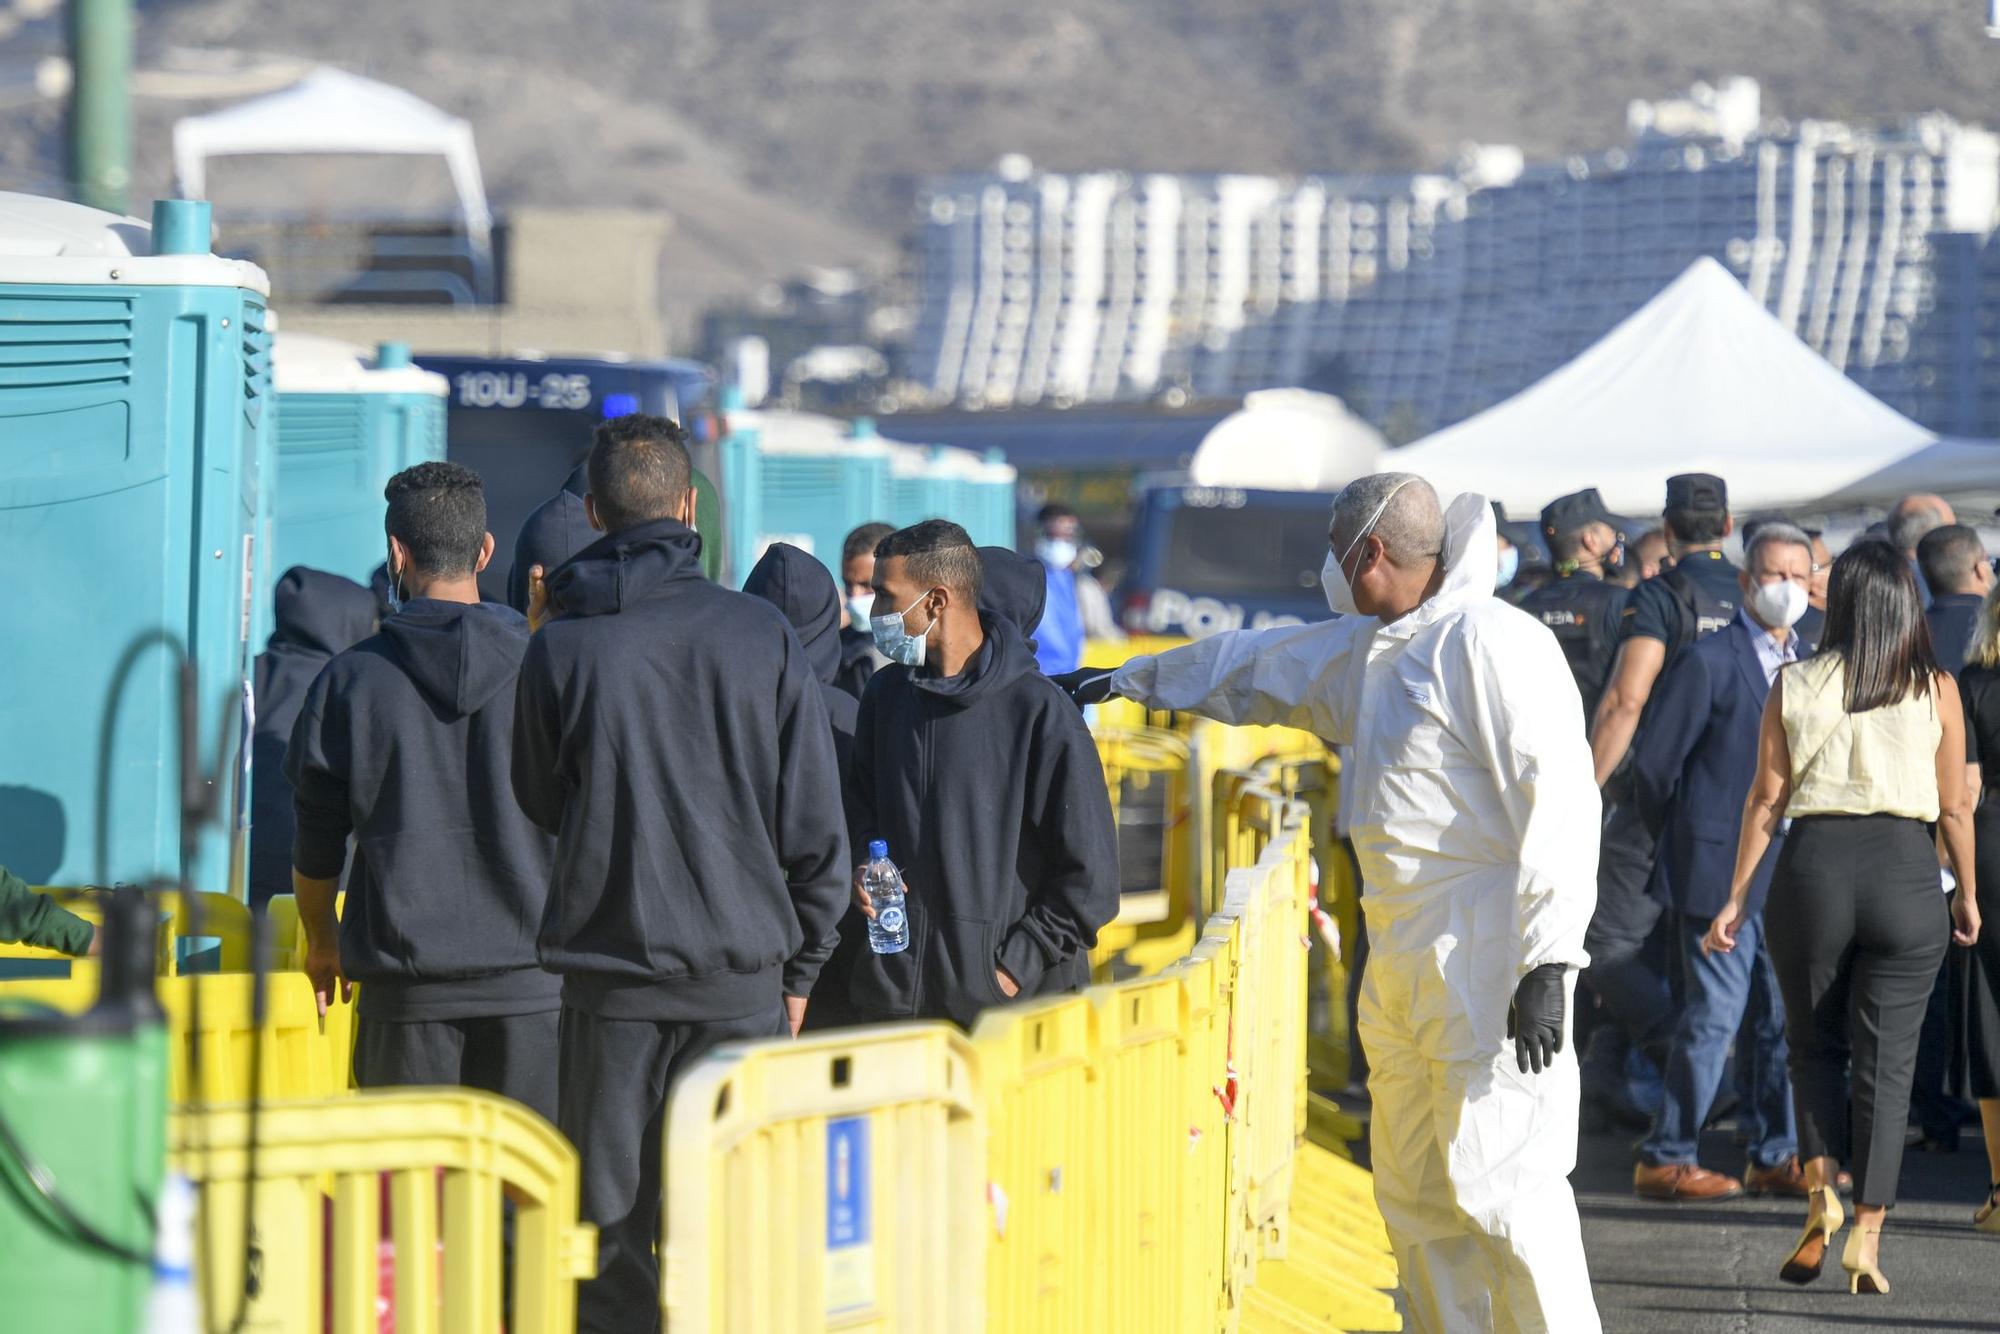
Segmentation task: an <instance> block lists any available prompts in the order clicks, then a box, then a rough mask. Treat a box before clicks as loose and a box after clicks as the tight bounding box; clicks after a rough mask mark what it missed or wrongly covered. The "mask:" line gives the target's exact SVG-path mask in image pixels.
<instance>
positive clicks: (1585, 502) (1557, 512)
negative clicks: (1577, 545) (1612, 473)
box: [1542, 486, 1620, 541]
mask: <svg viewBox="0 0 2000 1334" xmlns="http://www.w3.org/2000/svg"><path fill="white" fill-rule="evenodd" d="M1593 523H1601V524H1607V525H1609V526H1610V527H1611V528H1612V529H1613V530H1614V531H1618V530H1619V528H1620V524H1619V521H1618V520H1617V519H1616V518H1614V517H1613V516H1612V513H1611V511H1610V510H1608V509H1606V508H1604V498H1603V497H1602V496H1600V495H1598V494H1597V488H1596V487H1594V486H1593V487H1589V488H1587V489H1586V490H1582V491H1577V492H1574V493H1572V494H1570V495H1567V496H1558V497H1557V498H1556V499H1554V500H1551V501H1550V502H1549V503H1548V504H1547V505H1546V506H1544V507H1543V509H1542V534H1543V536H1545V537H1547V538H1548V539H1549V540H1550V541H1554V540H1555V539H1556V538H1558V537H1561V536H1563V535H1564V534H1566V533H1574V532H1577V531H1578V530H1580V529H1583V528H1586V527H1588V526H1590V525H1591V524H1593Z"/></svg>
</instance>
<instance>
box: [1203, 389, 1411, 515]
mask: <svg viewBox="0 0 2000 1334" xmlns="http://www.w3.org/2000/svg"><path fill="white" fill-rule="evenodd" d="M1385 448H1386V445H1385V444H1384V442H1383V439H1382V434H1381V432H1379V431H1377V430H1376V429H1375V428H1374V427H1373V426H1370V425H1369V424H1368V423H1367V422H1365V421H1363V420H1361V418H1359V417H1357V416H1355V415H1354V414H1353V413H1351V412H1349V411H1348V410H1347V405H1346V404H1344V403H1342V402H1341V401H1340V400H1339V399H1337V398H1335V397H1333V396H1332V395H1331V394H1316V393H1314V392H1312V391H1311V390H1309V389H1260V390H1258V391H1257V392H1256V393H1254V394H1250V395H1247V396H1246V397H1245V398H1244V400H1243V406H1242V407H1241V408H1240V409H1238V410H1237V411H1235V412H1232V413H1230V414H1229V415H1228V416H1227V417H1224V418H1223V419H1222V420H1221V421H1219V422H1217V423H1216V424H1215V427H1214V429H1212V430H1211V431H1209V433H1208V434H1207V435H1205V436H1203V437H1202V438H1201V444H1200V445H1199V446H1197V447H1196V449H1195V452H1194V459H1193V461H1192V462H1190V463H1189V465H1188V472H1189V474H1190V476H1191V477H1192V479H1193V481H1194V483H1195V485H1197V486H1231V487H1248V488H1251V489H1254V490H1263V491H1338V490H1339V489H1340V488H1341V487H1343V486H1346V485H1347V484H1348V483H1349V482H1351V481H1353V480H1354V479H1355V478H1356V477H1361V476H1364V475H1366V474H1368V473H1371V472H1374V471H1375V470H1376V469H1378V468H1379V467H1381V466H1382V464H1381V456H1382V453H1383V450H1384V449H1385Z"/></svg>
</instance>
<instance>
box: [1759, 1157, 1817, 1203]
mask: <svg viewBox="0 0 2000 1334" xmlns="http://www.w3.org/2000/svg"><path fill="white" fill-rule="evenodd" d="M1743 1189H1744V1190H1746V1191H1748V1192H1749V1193H1750V1194H1752V1195H1789V1196H1792V1197H1793V1198H1794V1199H1800V1200H1803V1199H1805V1198H1806V1197H1807V1196H1809V1195H1811V1194H1812V1189H1811V1188H1810V1187H1809V1186H1807V1185H1806V1173H1805V1169H1804V1168H1802V1167H1800V1166H1799V1156H1798V1155H1797V1154H1793V1155H1792V1156H1791V1157H1789V1158H1787V1159H1785V1161H1784V1162H1782V1163H1778V1164H1776V1165H1775V1166H1772V1167H1760V1166H1758V1165H1757V1164H1756V1163H1752V1164H1750V1167H1749V1170H1748V1171H1746V1172H1744V1174H1743Z"/></svg>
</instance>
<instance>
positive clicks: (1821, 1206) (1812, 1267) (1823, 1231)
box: [1778, 1186, 1847, 1283]
mask: <svg viewBox="0 0 2000 1334" xmlns="http://www.w3.org/2000/svg"><path fill="white" fill-rule="evenodd" d="M1810 1198H1811V1200H1812V1211H1811V1212H1810V1213H1809V1214H1807V1215H1806V1230H1805V1231H1804V1232H1802V1233H1800V1234H1799V1244H1798V1245H1797V1246H1794V1247H1793V1248H1792V1254H1791V1257H1790V1258H1789V1259H1787V1260H1786V1261H1785V1263H1784V1267H1783V1268H1781V1269H1779V1270H1778V1277H1779V1278H1781V1279H1783V1280H1784V1281H1785V1282H1787V1283H1810V1282H1812V1281H1813V1280H1814V1279H1816V1278H1818V1277H1819V1273H1820V1270H1821V1269H1822V1268H1824V1267H1825V1265H1826V1253H1827V1252H1828V1251H1830V1250H1832V1249H1833V1234H1834V1233H1836V1232H1838V1231H1840V1228H1841V1224H1843V1223H1845V1222H1846V1221H1847V1211H1846V1210H1845V1209H1843V1208H1841V1207H1840V1193H1839V1192H1838V1191H1836V1190H1835V1189H1834V1188H1833V1187H1832V1186H1820V1187H1818V1188H1817V1189H1815V1190H1814V1191H1813V1192H1812V1194H1811V1196H1810Z"/></svg>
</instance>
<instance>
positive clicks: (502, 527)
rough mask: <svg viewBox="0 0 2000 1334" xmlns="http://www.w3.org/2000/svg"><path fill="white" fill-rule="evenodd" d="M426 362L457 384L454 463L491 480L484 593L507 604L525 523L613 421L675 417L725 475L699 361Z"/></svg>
mask: <svg viewBox="0 0 2000 1334" xmlns="http://www.w3.org/2000/svg"><path fill="white" fill-rule="evenodd" d="M417 363H418V364H419V365H421V366H422V367H423V368H424V369H425V370H431V371H436V372H438V373H439V374H440V375H442V376H444V377H445V378H446V379H447V380H448V381H450V382H451V398H450V407H449V412H448V416H447V420H446V425H445V435H446V450H447V452H448V456H449V457H450V458H451V459H452V460H453V461H454V462H457V463H463V464H465V465H466V466H467V467H469V468H472V469H474V470H476V471H477V472H478V473H479V475H480V477H481V478H483V479H484V480H485V482H486V516H487V517H486V521H487V526H488V527H489V528H490V529H491V530H492V532H493V541H494V545H495V553H494V557H493V563H492V564H491V565H489V566H487V567H486V572H485V573H484V574H482V575H480V576H479V591H480V592H481V593H482V594H483V595H485V596H486V597H488V598H491V599H493V600H495V601H504V600H505V599H506V596H507V569H508V566H509V565H510V564H511V563H512V561H513V558H514V538H515V535H516V534H518V533H519V532H520V531H521V523H522V521H523V520H525V519H526V518H527V517H528V514H529V513H530V511H532V510H533V509H534V508H535V507H536V506H537V505H539V504H541V503H542V502H543V501H544V500H547V499H548V498H549V497H550V496H552V495H554V494H555V493H556V492H557V491H558V490H560V489H561V488H562V484H563V480H564V479H565V478H567V477H568V476H569V474H570V472H571V470H572V469H574V468H575V467H576V465H577V464H578V463H579V462H580V461H581V460H582V459H583V457H584V456H585V455H586V454H587V453H588V452H589V450H590V435H591V431H592V430H593V429H594V428H595V427H596V425H597V423H599V422H600V421H603V420H604V419H605V418H607V417H622V416H624V415H626V414H627V413H633V412H644V413H648V414H651V415H653V416H659V417H671V418H673V419H674V420H675V421H678V422H680V423H681V424H682V425H684V426H687V427H688V428H689V429H690V430H691V431H692V433H693V434H694V436H695V440H696V449H695V467H696V468H698V469H700V470H701V471H702V472H703V473H705V474H707V475H708V476H710V477H719V476H720V475H721V460H720V456H719V454H718V453H717V452H716V443H717V442H716V438H715V437H716V429H715V420H714V406H715V374H714V372H713V371H711V370H710V369H709V368H708V367H706V366H704V365H702V364H700V363H699V362H693V361H673V360H659V361H624V360H619V359H616V358H611V357H532V356H514V357H460V356H430V355H420V356H419V357H418V358H417Z"/></svg>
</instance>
